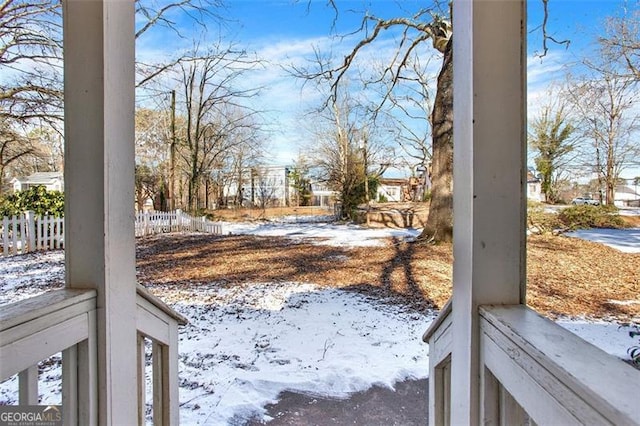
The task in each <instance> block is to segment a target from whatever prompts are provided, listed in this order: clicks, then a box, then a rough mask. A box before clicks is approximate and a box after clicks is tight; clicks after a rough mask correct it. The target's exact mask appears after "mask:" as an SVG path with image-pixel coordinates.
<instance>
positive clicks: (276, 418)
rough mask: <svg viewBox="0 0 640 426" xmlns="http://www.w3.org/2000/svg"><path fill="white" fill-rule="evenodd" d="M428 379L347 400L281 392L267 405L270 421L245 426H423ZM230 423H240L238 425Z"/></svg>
mask: <svg viewBox="0 0 640 426" xmlns="http://www.w3.org/2000/svg"><path fill="white" fill-rule="evenodd" d="M428 389H429V382H428V379H421V380H405V381H403V382H398V383H396V389H395V391H394V390H391V389H389V388H386V387H380V386H373V387H372V388H370V389H369V390H367V391H364V392H358V393H355V394H353V395H351V397H349V398H348V399H335V398H322V397H317V396H309V395H304V394H299V393H295V392H289V391H286V392H283V393H282V394H281V395H280V400H279V401H278V402H277V403H275V404H270V405H267V407H266V409H267V415H269V416H270V417H272V418H273V420H271V421H268V422H265V421H263V420H262V419H256V418H254V419H251V420H249V421H248V422H247V423H245V425H247V426H258V425H265V424H268V425H271V426H279V425H298V426H326V425H368V426H400V425H402V426H413V425H425V424H427V419H428V412H427V411H428V408H427V407H428V401H429V395H428ZM232 424H242V423H241V422H238V423H235V422H232Z"/></svg>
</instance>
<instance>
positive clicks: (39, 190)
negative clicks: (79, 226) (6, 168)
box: [0, 186, 64, 217]
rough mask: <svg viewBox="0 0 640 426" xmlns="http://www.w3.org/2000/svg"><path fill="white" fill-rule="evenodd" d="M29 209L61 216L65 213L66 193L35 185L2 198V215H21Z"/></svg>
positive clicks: (0, 205)
mask: <svg viewBox="0 0 640 426" xmlns="http://www.w3.org/2000/svg"><path fill="white" fill-rule="evenodd" d="M29 210H30V211H33V212H35V214H36V215H38V216H45V215H49V216H57V217H61V216H63V215H64V194H63V193H62V192H60V191H47V189H46V188H45V187H44V186H33V187H31V188H29V189H27V190H24V191H18V192H14V193H13V194H9V195H7V196H4V197H1V198H0V217H4V216H14V215H19V214H22V213H24V212H26V211H29Z"/></svg>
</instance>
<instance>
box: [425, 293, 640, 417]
mask: <svg viewBox="0 0 640 426" xmlns="http://www.w3.org/2000/svg"><path fill="white" fill-rule="evenodd" d="M479 314H480V359H481V363H482V365H481V369H480V371H481V373H480V374H481V383H482V390H481V394H480V399H481V400H480V407H481V418H482V419H483V421H484V422H488V423H491V424H541V425H543V424H566V425H571V424H612V425H618V424H620V425H622V424H624V425H639V424H640V416H639V415H640V411H638V410H639V409H638V403H637V398H638V395H640V371H638V370H637V369H635V368H633V367H631V366H629V365H627V364H626V363H625V362H623V361H622V360H620V359H618V358H616V357H615V356H613V355H610V354H608V353H606V352H604V351H603V350H601V349H599V348H597V347H596V346H594V345H592V344H590V343H588V342H586V341H585V340H583V339H581V338H580V337H579V336H577V335H575V334H574V333H572V332H570V331H568V330H566V329H564V328H563V327H561V326H559V325H558V324H556V323H554V322H553V321H551V320H549V319H547V318H545V317H543V316H541V315H540V314H538V313H537V312H535V311H534V310H532V309H530V308H528V307H527V306H525V305H487V306H481V307H480V308H479ZM451 320H452V315H451V303H447V305H446V306H445V308H443V309H442V311H441V313H440V315H439V316H438V317H437V318H436V320H435V321H434V322H433V323H432V324H431V326H430V327H429V329H428V330H427V332H425V334H424V336H423V339H424V340H425V341H427V342H428V343H429V364H430V365H429V377H430V380H429V387H430V388H429V412H430V415H429V424H430V425H447V424H449V423H450V417H449V415H450V409H451V394H450V392H451V389H450V386H449V385H450V383H451V382H450V380H451V345H452V335H451Z"/></svg>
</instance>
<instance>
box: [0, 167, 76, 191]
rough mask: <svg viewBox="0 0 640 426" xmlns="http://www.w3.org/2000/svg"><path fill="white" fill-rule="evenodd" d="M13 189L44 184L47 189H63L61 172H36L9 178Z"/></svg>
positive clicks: (25, 188) (23, 188)
mask: <svg viewBox="0 0 640 426" xmlns="http://www.w3.org/2000/svg"><path fill="white" fill-rule="evenodd" d="M11 185H12V186H13V190H14V191H24V190H27V189H29V188H31V187H34V186H44V187H45V188H47V190H49V191H60V192H63V191H64V175H63V173H62V172H38V173H34V174H32V175H30V176H26V177H16V178H13V179H11Z"/></svg>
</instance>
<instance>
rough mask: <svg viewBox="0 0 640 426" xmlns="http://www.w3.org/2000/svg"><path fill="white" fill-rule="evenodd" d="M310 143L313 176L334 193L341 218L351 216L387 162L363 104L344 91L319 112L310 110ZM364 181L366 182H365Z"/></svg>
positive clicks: (370, 190)
mask: <svg viewBox="0 0 640 426" xmlns="http://www.w3.org/2000/svg"><path fill="white" fill-rule="evenodd" d="M313 114H314V122H315V124H316V126H317V128H316V129H315V130H314V135H313V147H312V148H311V149H310V152H309V153H308V156H309V162H310V165H311V166H312V168H313V170H314V174H315V175H316V176H315V180H316V181H320V182H325V183H326V184H327V186H328V187H329V188H331V190H333V191H335V192H336V193H337V194H338V201H340V202H341V203H342V214H343V217H345V218H352V219H353V218H354V217H355V216H354V215H355V213H356V208H357V207H358V205H360V204H362V203H364V202H365V201H366V200H367V196H366V191H367V189H368V190H369V198H370V199H372V198H373V195H374V194H375V191H376V182H377V178H378V177H379V176H380V175H382V172H383V171H384V169H385V167H387V166H388V164H387V162H386V161H385V160H384V158H385V157H388V154H386V153H385V147H384V145H383V144H382V143H381V141H380V139H379V138H378V137H376V134H375V133H374V132H372V131H371V123H372V122H371V118H370V117H368V116H367V111H366V107H365V106H363V105H358V103H357V102H355V101H354V100H353V99H351V98H349V96H348V95H347V94H346V92H345V94H344V95H343V97H342V98H341V101H340V102H335V103H333V104H332V105H331V106H330V107H328V108H325V109H324V110H323V111H321V112H317V111H316V112H314V113H313ZM365 182H366V183H365Z"/></svg>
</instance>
